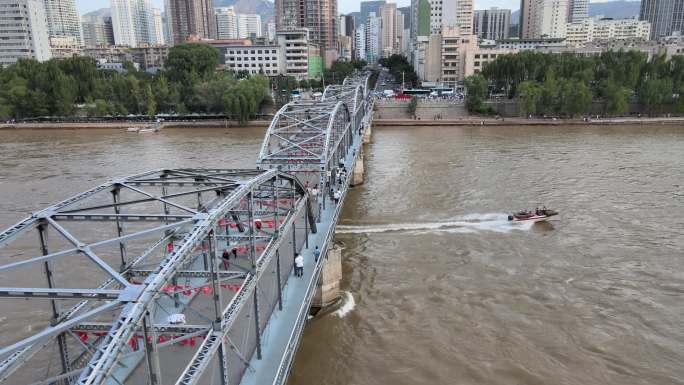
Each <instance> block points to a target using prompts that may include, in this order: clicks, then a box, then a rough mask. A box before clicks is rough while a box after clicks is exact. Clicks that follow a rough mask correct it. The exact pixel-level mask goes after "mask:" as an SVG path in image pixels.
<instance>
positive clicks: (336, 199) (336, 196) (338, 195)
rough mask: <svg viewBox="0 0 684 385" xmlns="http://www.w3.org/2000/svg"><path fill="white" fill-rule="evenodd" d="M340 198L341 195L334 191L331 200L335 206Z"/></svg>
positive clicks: (338, 191)
mask: <svg viewBox="0 0 684 385" xmlns="http://www.w3.org/2000/svg"><path fill="white" fill-rule="evenodd" d="M340 198H342V193H341V192H340V190H337V191H335V193H334V194H333V199H334V200H335V204H337V203H339V201H340Z"/></svg>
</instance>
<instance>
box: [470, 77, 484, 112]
mask: <svg viewBox="0 0 684 385" xmlns="http://www.w3.org/2000/svg"><path fill="white" fill-rule="evenodd" d="M465 87H466V92H467V95H466V107H467V108H468V111H471V112H483V110H484V105H483V103H484V100H485V98H487V88H488V84H487V79H485V78H484V76H482V75H480V74H477V75H471V76H468V77H467V78H466V79H465Z"/></svg>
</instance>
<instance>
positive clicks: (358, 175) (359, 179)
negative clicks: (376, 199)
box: [351, 150, 366, 187]
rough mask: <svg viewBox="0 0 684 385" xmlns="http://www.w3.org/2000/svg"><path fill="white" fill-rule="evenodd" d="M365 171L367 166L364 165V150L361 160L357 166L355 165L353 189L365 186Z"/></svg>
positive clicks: (352, 181) (352, 177)
mask: <svg viewBox="0 0 684 385" xmlns="http://www.w3.org/2000/svg"><path fill="white" fill-rule="evenodd" d="M365 171H366V170H365V166H364V165H363V150H361V154H359V159H358V160H357V161H356V165H354V169H353V170H352V175H351V185H352V187H353V186H360V185H362V184H363V174H364V173H365Z"/></svg>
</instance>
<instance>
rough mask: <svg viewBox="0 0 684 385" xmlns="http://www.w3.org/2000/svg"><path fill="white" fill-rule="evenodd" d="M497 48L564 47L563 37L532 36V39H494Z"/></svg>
mask: <svg viewBox="0 0 684 385" xmlns="http://www.w3.org/2000/svg"><path fill="white" fill-rule="evenodd" d="M496 45H497V47H498V48H508V49H517V50H526V49H543V48H553V47H565V46H566V43H565V38H538V39H535V38H532V39H518V38H511V39H500V40H497V41H496Z"/></svg>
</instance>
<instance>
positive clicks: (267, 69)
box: [226, 45, 285, 76]
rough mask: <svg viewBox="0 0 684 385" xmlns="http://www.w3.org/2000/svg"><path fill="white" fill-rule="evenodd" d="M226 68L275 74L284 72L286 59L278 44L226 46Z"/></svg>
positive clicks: (236, 70) (252, 72) (268, 74)
mask: <svg viewBox="0 0 684 385" xmlns="http://www.w3.org/2000/svg"><path fill="white" fill-rule="evenodd" d="M226 69H230V70H232V71H234V72H240V71H246V72H248V73H249V74H263V75H266V76H275V75H279V74H282V73H284V69H285V60H284V55H282V51H281V49H280V46H278V45H252V46H239V45H235V46H229V47H226Z"/></svg>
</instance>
